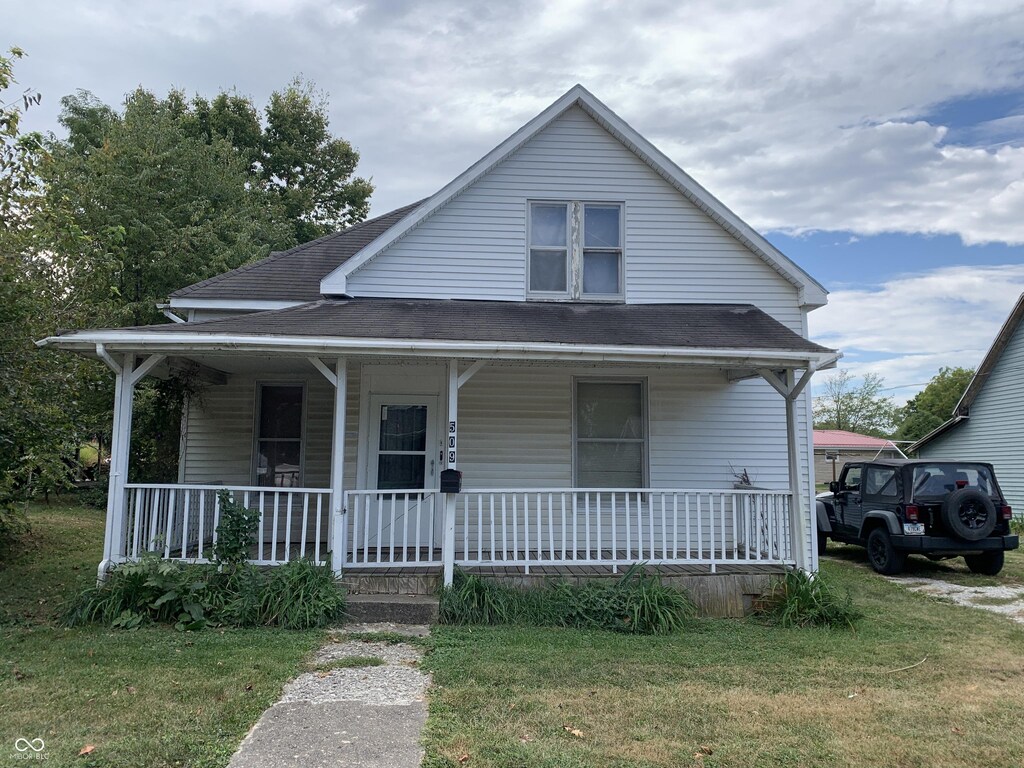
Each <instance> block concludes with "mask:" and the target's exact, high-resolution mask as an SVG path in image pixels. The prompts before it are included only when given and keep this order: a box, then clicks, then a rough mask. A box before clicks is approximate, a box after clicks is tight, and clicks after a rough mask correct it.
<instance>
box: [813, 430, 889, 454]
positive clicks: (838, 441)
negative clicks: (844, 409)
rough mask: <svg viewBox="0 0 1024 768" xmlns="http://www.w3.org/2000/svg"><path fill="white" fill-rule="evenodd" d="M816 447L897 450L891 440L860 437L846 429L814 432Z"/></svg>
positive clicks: (866, 436)
mask: <svg viewBox="0 0 1024 768" xmlns="http://www.w3.org/2000/svg"><path fill="white" fill-rule="evenodd" d="M814 447H815V448H862V449H864V450H867V451H871V450H874V451H878V450H881V449H883V448H892V449H895V448H896V446H895V445H893V442H892V441H891V440H886V439H885V438H882V437H871V436H870V435H858V434H857V433H856V432H847V431H846V430H845V429H816V430H814Z"/></svg>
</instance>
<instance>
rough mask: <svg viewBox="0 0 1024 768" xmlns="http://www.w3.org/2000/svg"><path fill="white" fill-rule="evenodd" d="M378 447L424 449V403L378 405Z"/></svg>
mask: <svg viewBox="0 0 1024 768" xmlns="http://www.w3.org/2000/svg"><path fill="white" fill-rule="evenodd" d="M379 447H380V450H382V451H424V450H426V447H427V407H426V406H425V405H382V406H381V407H380V444H379ZM405 487H408V486H405Z"/></svg>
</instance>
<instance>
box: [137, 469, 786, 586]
mask: <svg viewBox="0 0 1024 768" xmlns="http://www.w3.org/2000/svg"><path fill="white" fill-rule="evenodd" d="M220 490H222V489H221V487H219V486H212V485H205V486H204V485H188V484H167V485H161V484H138V483H129V484H126V485H125V488H124V491H123V493H124V496H123V499H122V502H121V507H122V509H123V510H124V514H123V525H122V526H121V527H120V533H119V539H120V541H119V542H118V544H117V548H118V549H120V550H121V551H123V552H124V555H123V558H124V559H126V560H136V559H138V558H139V557H141V556H142V555H143V554H144V553H146V552H156V553H158V554H160V556H161V557H163V558H165V559H174V560H184V561H189V562H208V561H209V560H210V559H211V558H212V554H213V547H214V546H215V544H216V541H217V527H218V523H219V514H220V502H219V499H218V492H219V491H220ZM227 490H228V491H229V493H230V494H231V496H232V497H233V498H234V499H235V500H236V501H237V502H238V503H241V504H242V505H243V506H245V507H247V508H250V509H255V510H258V512H259V526H258V529H257V537H256V543H255V545H254V547H253V549H252V552H251V555H250V559H251V561H252V562H253V563H256V564H258V565H279V564H282V563H286V562H288V561H289V560H292V559H295V558H309V559H311V560H313V561H314V562H316V563H330V564H332V566H333V567H334V568H335V570H336V571H338V572H339V573H357V572H358V573H379V574H382V575H383V574H389V575H392V574H397V573H399V572H408V573H413V572H416V573H419V574H423V573H428V572H430V571H441V570H444V571H448V570H450V569H451V568H452V567H453V566H459V567H461V568H464V569H470V570H477V569H479V570H481V571H486V572H488V573H500V574H503V575H515V574H522V575H526V576H528V575H530V574H531V573H532V574H534V575H537V574H555V573H567V574H572V575H577V576H579V575H585V574H591V575H596V574H601V573H612V574H614V573H618V572H620V571H621V570H624V569H626V568H628V567H629V566H631V565H633V564H635V563H646V564H648V565H652V566H665V567H668V566H673V567H685V568H686V569H687V570H686V572H690V573H693V572H700V573H717V572H737V571H743V572H745V571H749V570H751V569H753V570H756V571H763V570H765V569H768V570H780V569H781V568H782V567H785V566H792V565H795V564H796V557H795V554H794V551H793V544H792V543H793V530H792V529H793V524H794V521H793V516H792V514H791V510H792V498H791V494H790V493H789V492H788V491H762V490H744V489H729V490H705V489H698V490H666V489H650V488H648V489H607V488H602V489H553V488H543V489H519V490H507V489H506V490H471V491H466V492H464V493H460V494H442V493H440V492H438V491H423V490H384V491H382V490H357V491H346V492H344V494H343V498H344V503H343V505H342V508H341V511H340V514H335V513H334V512H333V511H332V510H333V509H334V505H333V504H332V494H333V491H332V490H331V489H329V488H267V487H260V486H248V487H234V488H227ZM451 518H453V519H451ZM449 524H450V529H451V531H452V533H453V535H452V536H449V537H447V541H446V537H445V536H444V535H443V533H444V531H445V530H446V529H447V528H449ZM680 572H682V571H680Z"/></svg>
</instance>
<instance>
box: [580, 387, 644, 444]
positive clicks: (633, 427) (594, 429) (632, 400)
mask: <svg viewBox="0 0 1024 768" xmlns="http://www.w3.org/2000/svg"><path fill="white" fill-rule="evenodd" d="M642 393H643V390H642V387H641V385H640V383H639V382H629V383H605V382H591V381H580V382H577V384H576V434H577V436H578V437H583V438H586V437H603V438H627V439H629V438H632V439H639V438H642V437H643V436H644V434H643V394H642Z"/></svg>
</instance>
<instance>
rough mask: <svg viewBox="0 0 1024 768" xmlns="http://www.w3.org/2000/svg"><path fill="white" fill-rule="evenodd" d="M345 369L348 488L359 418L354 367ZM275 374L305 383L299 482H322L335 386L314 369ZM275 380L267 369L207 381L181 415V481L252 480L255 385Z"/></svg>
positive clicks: (327, 470)
mask: <svg viewBox="0 0 1024 768" xmlns="http://www.w3.org/2000/svg"><path fill="white" fill-rule="evenodd" d="M348 373H349V375H348V393H349V396H348V408H347V418H346V421H347V429H346V433H345V444H346V446H345V459H346V460H345V483H346V487H347V488H352V487H353V486H354V483H355V475H356V448H357V425H358V424H359V367H358V366H355V365H350V366H349V368H348ZM277 379H278V380H280V381H281V382H287V383H293V382H297V381H304V382H305V384H306V424H305V428H306V431H305V446H304V458H305V465H304V467H303V469H304V473H303V484H304V485H305V487H307V488H327V487H329V486H330V478H331V431H332V429H333V414H334V387H332V386H331V385H330V384H329V383H328V382H327V380H326V379H324V378H323V376H321V375H320V374H319V373H315V374H314V373H309V374H306V375H305V378H299V377H296V376H294V375H293V376H288V375H281V376H279V377H277ZM274 380H275V377H273V376H269V375H256V374H234V375H232V376H231V377H230V379H229V380H228V383H227V384H224V385H221V386H208V387H207V388H206V389H205V390H204V391H203V392H202V394H201V395H200V396H199V397H198V398H197V399H196V400H195V401H194V402H193V403H192V405H191V406H190V408H189V410H188V414H187V416H186V420H185V423H186V436H185V456H184V467H183V469H182V479H183V482H186V483H197V484H214V485H220V484H223V485H225V486H227V485H238V486H247V485H252V480H253V478H252V466H253V464H252V462H253V448H254V445H255V443H254V440H253V427H254V425H255V407H256V386H257V382H261V383H270V382H272V381H274Z"/></svg>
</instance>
